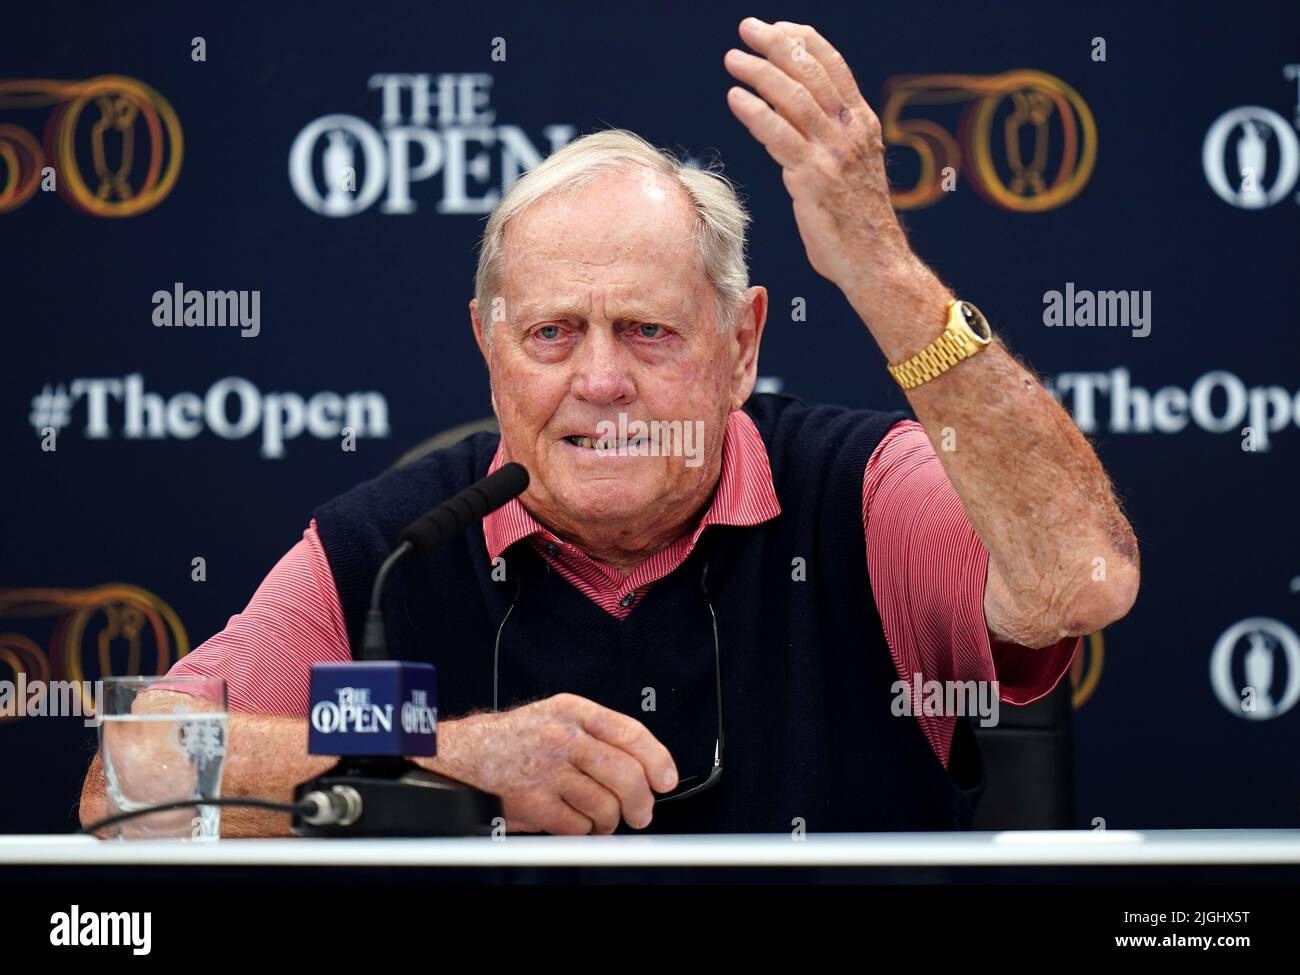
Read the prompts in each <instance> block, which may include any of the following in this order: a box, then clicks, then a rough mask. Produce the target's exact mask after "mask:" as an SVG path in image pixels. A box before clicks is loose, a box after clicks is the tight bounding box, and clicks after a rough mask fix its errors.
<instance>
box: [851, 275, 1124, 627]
mask: <svg viewBox="0 0 1300 975" xmlns="http://www.w3.org/2000/svg"><path fill="white" fill-rule="evenodd" d="M951 297H953V296H952V295H951V293H950V292H949V291H948V289H947V288H945V287H944V286H943V284H942V283H940V282H939V280H938V279H937V278H936V277H935V276H934V274H933V273H932V272H930V271H929V269H928V268H926V267H925V266H924V265H922V264H921V263H920V262H919V261H918V262H916V263H915V264H914V265H909V266H908V267H906V268H904V269H902V270H900V271H899V272H898V274H896V275H895V276H894V277H893V278H892V280H891V284H890V286H889V287H888V288H886V289H884V290H883V291H882V290H880V289H876V290H875V292H874V293H873V295H871V296H870V297H867V296H862V297H860V298H859V300H856V301H855V300H853V297H852V296H850V300H851V301H853V304H854V307H855V308H856V309H857V310H858V312H859V314H860V315H862V317H863V319H864V321H865V322H866V323H867V326H868V328H870V329H871V332H872V334H873V336H874V337H875V338H876V341H877V343H878V344H879V345H880V347H881V350H882V351H883V352H884V353H885V356H886V358H887V360H888V361H889V362H891V363H896V362H901V361H904V360H906V359H908V358H910V357H911V356H913V355H915V354H916V353H917V352H919V351H920V350H921V349H923V348H925V346H927V345H928V344H929V343H930V342H932V341H933V340H934V339H935V338H937V337H938V336H939V334H940V333H941V332H942V331H943V325H944V309H945V305H946V302H947V301H948V299H949V298H951ZM907 398H908V402H909V403H910V404H911V405H912V409H913V411H914V412H915V413H916V416H917V419H918V420H920V422H921V424H922V425H923V426H924V427H925V430H926V433H927V434H928V435H929V437H930V441H931V443H933V444H934V447H935V452H936V453H937V454H938V456H939V458H940V460H941V461H942V463H943V465H944V469H945V471H946V472H947V474H948V478H949V480H950V481H951V482H952V484H953V487H954V488H955V490H956V491H957V494H958V496H959V497H960V498H961V501H962V505H963V507H964V508H965V510H966V514H967V516H968V517H969V518H970V521H971V524H972V525H973V526H974V528H975V530H976V532H977V533H978V534H979V536H980V539H981V541H983V543H984V545H985V547H986V548H987V549H988V551H989V558H990V566H991V570H990V575H991V577H992V576H993V575H994V574H996V576H997V578H996V579H992V578H991V587H992V588H993V589H994V590H995V591H996V590H998V589H999V588H1002V587H1004V588H1002V591H1001V593H1000V594H1001V595H1002V596H1003V597H1004V600H1005V601H1006V602H1007V604H1008V605H1009V606H1013V607H1016V610H1015V611H1008V612H1006V613H1004V614H1003V616H1004V619H1003V620H1001V621H1000V622H1001V623H1002V628H1003V630H1004V632H1003V633H1002V634H1000V635H1002V636H1004V637H1006V638H1008V639H1011V640H1014V641H1015V642H1026V643H1029V644H1030V645H1045V644H1046V643H1049V642H1053V641H1055V640H1057V639H1060V638H1061V637H1062V636H1066V635H1075V634H1080V633H1087V632H1090V631H1091V630H1093V629H1097V628H1100V627H1101V626H1104V625H1106V624H1107V623H1109V622H1111V621H1112V620H1113V619H1115V618H1118V617H1119V616H1122V615H1123V614H1124V613H1125V612H1126V611H1127V610H1128V607H1129V606H1130V605H1131V604H1132V601H1133V597H1134V595H1135V594H1136V588H1137V576H1138V552H1137V542H1136V539H1135V538H1134V535H1133V530H1132V528H1131V527H1130V526H1129V523H1128V521H1127V519H1125V517H1124V515H1123V513H1122V512H1121V511H1120V508H1119V504H1118V503H1117V501H1116V499H1115V496H1114V492H1113V491H1112V489H1111V486H1110V481H1109V479H1108V478H1107V476H1106V473H1105V471H1104V470H1103V469H1102V466H1101V462H1100V461H1099V460H1098V459H1097V455H1096V454H1095V453H1094V452H1093V450H1092V447H1091V446H1090V445H1089V443H1088V441H1087V439H1086V438H1085V437H1084V436H1083V434H1082V433H1081V432H1080V430H1079V428H1078V426H1077V425H1076V424H1075V423H1074V421H1073V420H1072V419H1071V418H1070V415H1069V414H1068V413H1067V412H1066V411H1065V410H1064V409H1062V407H1061V406H1060V404H1059V403H1057V402H1056V400H1055V399H1054V398H1053V397H1052V395H1051V394H1050V393H1048V392H1047V390H1046V389H1044V388H1043V386H1042V385H1041V384H1040V383H1039V382H1038V381H1037V380H1036V379H1035V378H1034V377H1033V376H1032V375H1031V374H1030V373H1029V372H1028V371H1027V370H1026V369H1025V368H1024V367H1023V366H1021V365H1020V363H1018V362H1017V361H1016V360H1015V358H1014V357H1012V356H1011V354H1010V353H1008V352H1007V350H1006V349H1005V348H1004V347H1003V346H1002V345H1001V344H1000V343H999V342H997V341H996V340H995V341H994V342H993V343H991V344H990V345H989V346H988V347H986V348H985V349H984V350H983V351H981V352H979V353H978V354H976V355H974V356H972V357H971V358H969V359H966V360H964V361H962V362H960V363H958V364H957V365H956V366H953V367H952V368H951V369H949V370H948V371H947V372H945V373H943V374H942V375H940V376H938V377H936V378H935V379H932V380H930V381H929V382H926V383H923V384H922V385H920V386H917V387H914V388H913V389H911V390H908V391H907ZM993 625H994V621H993V620H992V619H991V620H990V626H991V627H992V626H993Z"/></svg>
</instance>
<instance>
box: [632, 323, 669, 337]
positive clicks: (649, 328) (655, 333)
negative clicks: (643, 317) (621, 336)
mask: <svg viewBox="0 0 1300 975" xmlns="http://www.w3.org/2000/svg"><path fill="white" fill-rule="evenodd" d="M662 332H663V326H662V325H654V324H652V323H650V322H641V324H639V325H637V327H636V333H637V335H639V336H640V337H641V338H643V339H654V338H658V337H659V336H660V334H661V333H662Z"/></svg>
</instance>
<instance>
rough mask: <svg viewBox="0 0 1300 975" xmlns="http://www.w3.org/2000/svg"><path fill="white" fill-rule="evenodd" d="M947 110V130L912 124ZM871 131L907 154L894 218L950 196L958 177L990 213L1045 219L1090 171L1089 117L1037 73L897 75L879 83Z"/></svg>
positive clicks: (1092, 126)
mask: <svg viewBox="0 0 1300 975" xmlns="http://www.w3.org/2000/svg"><path fill="white" fill-rule="evenodd" d="M954 104H956V105H962V109H961V111H960V113H959V114H958V116H957V120H956V123H955V125H952V126H950V127H949V128H945V127H944V125H943V124H941V123H940V122H939V121H936V120H934V119H932V118H920V117H916V116H917V115H920V114H922V113H927V114H932V113H933V114H937V113H940V112H941V111H942V106H945V105H954ZM905 115H906V116H907V117H904V116H905ZM880 124H881V128H882V130H883V133H884V139H885V144H886V145H897V146H905V147H906V148H908V149H911V150H912V151H913V152H914V153H915V154H916V165H917V167H918V174H917V178H916V182H915V183H914V184H913V185H912V186H910V187H900V188H899V189H897V190H895V191H894V206H895V207H897V208H898V209H900V210H914V209H917V208H918V207H925V206H929V205H931V204H932V203H934V202H936V201H937V200H939V199H940V198H941V197H942V196H943V195H944V193H945V192H951V191H953V190H955V189H956V188H957V176H958V175H959V174H960V173H962V171H963V168H964V169H965V176H966V181H967V182H969V183H970V185H971V186H972V187H974V188H975V190H976V192H978V193H979V194H980V196H982V197H983V198H984V199H985V200H987V201H988V202H990V203H992V204H993V205H995V206H999V207H1002V208H1003V209H1005V210H1016V211H1021V212H1026V213H1032V212H1038V211H1041V210H1054V209H1056V208H1057V207H1060V206H1064V205H1065V204H1066V203H1069V202H1070V201H1071V200H1073V199H1074V198H1075V197H1076V196H1078V195H1079V193H1080V192H1082V190H1083V187H1084V186H1085V185H1086V184H1087V182H1088V179H1089V178H1090V177H1091V176H1092V170H1093V167H1094V166H1095V165H1096V162H1097V123H1096V121H1095V120H1094V119H1093V116H1092V110H1091V109H1089V108H1088V105H1087V103H1086V102H1085V101H1084V100H1083V98H1082V97H1081V96H1080V95H1079V93H1078V92H1077V91H1075V90H1074V89H1073V88H1071V87H1070V86H1069V85H1067V84H1066V83H1065V82H1064V81H1062V80H1061V79H1060V78H1056V77H1054V76H1052V75H1050V74H1047V73H1046V72H1043V71H1032V70H1029V69H1024V70H1018V71H1007V72H1004V73H1002V74H996V75H971V74H932V75H897V76H895V77H892V78H889V79H887V80H886V81H885V90H884V104H883V106H882V108H881V112H880ZM950 128H951V129H954V130H955V133H956V134H954V132H953V131H950Z"/></svg>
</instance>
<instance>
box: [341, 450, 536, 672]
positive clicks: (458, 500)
mask: <svg viewBox="0 0 1300 975" xmlns="http://www.w3.org/2000/svg"><path fill="white" fill-rule="evenodd" d="M527 488H528V471H526V470H525V469H524V467H523V465H522V464H514V463H511V464H504V465H502V467H501V468H500V469H499V470H497V471H494V472H493V473H491V474H489V475H488V476H487V477H485V478H483V479H482V480H481V481H477V482H476V483H474V484H471V485H470V486H469V487H467V488H465V490H463V491H461V492H460V493H459V494H457V495H453V496H452V497H450V498H448V499H447V500H446V501H444V502H443V503H442V504H440V505H438V507H436V508H434V509H433V510H432V511H430V512H428V513H427V514H424V515H421V516H420V517H419V518H417V519H416V520H415V521H413V522H411V523H410V524H409V525H407V526H406V527H405V528H403V529H402V533H401V534H400V535H398V536H397V537H398V541H399V542H400V544H399V545H398V546H397V548H395V549H394V550H393V553H392V554H391V555H389V556H388V558H387V559H385V560H384V564H383V565H381V566H380V567H379V571H378V572H377V573H375V584H374V588H373V589H371V591H370V610H369V612H367V613H366V627H365V632H364V634H363V636H362V640H361V659H362V660H367V661H370V660H385V659H387V657H388V639H387V637H386V636H385V629H384V613H383V610H382V609H381V608H380V601H381V600H382V598H383V595H384V585H385V583H387V581H388V573H389V572H390V571H392V568H393V566H394V565H396V564H397V563H398V562H399V561H401V559H403V558H404V557H405V556H407V555H409V554H410V553H411V552H418V553H419V554H420V555H424V554H425V553H427V552H429V551H431V550H433V549H434V548H436V547H438V546H439V545H441V544H442V543H443V542H445V541H447V540H448V539H450V538H455V537H456V536H457V535H459V534H460V533H461V532H463V531H464V530H465V529H466V528H468V527H469V526H470V525H471V524H473V523H474V522H475V521H478V520H479V519H480V518H483V517H484V516H486V515H488V514H491V513H492V512H493V511H496V510H497V508H500V507H501V506H502V505H504V504H506V503H508V502H509V501H512V500H513V499H515V498H517V497H519V495H521V494H523V493H524V491H525V490H527Z"/></svg>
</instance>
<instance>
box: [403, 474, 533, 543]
mask: <svg viewBox="0 0 1300 975" xmlns="http://www.w3.org/2000/svg"><path fill="white" fill-rule="evenodd" d="M527 489H528V471H526V470H525V469H524V467H523V465H522V464H514V463H510V464H505V465H503V466H502V467H501V468H500V469H499V470H497V471H494V472H493V473H491V474H489V475H488V476H487V477H485V478H483V479H482V480H481V481H478V482H477V483H475V484H471V485H470V486H469V487H467V488H465V490H463V491H461V492H460V493H459V494H457V495H455V496H453V497H451V498H448V499H447V500H446V501H444V502H443V503H442V504H440V505H438V507H436V508H434V509H433V510H432V511H430V512H429V513H428V514H425V515H421V516H420V517H419V518H417V519H416V520H415V521H413V522H411V524H409V525H407V526H406V527H405V528H403V529H402V533H401V535H399V536H398V539H399V540H400V541H403V542H410V543H411V545H412V546H414V548H415V550H416V552H418V553H419V554H421V555H423V554H424V553H425V552H428V551H429V550H430V549H433V548H435V547H436V546H438V545H441V544H442V543H443V542H445V541H447V540H448V539H449V538H452V537H454V536H456V535H458V534H460V533H461V532H463V531H464V530H465V529H466V528H468V527H469V526H470V525H471V524H473V523H474V522H475V521H477V520H479V519H480V518H483V517H485V516H486V515H489V514H491V513H492V512H493V511H496V510H497V508H500V507H501V506H502V505H504V504H506V503H507V502H509V501H510V500H511V499H513V498H517V497H519V495H521V494H523V493H524V491H525V490H527Z"/></svg>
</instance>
